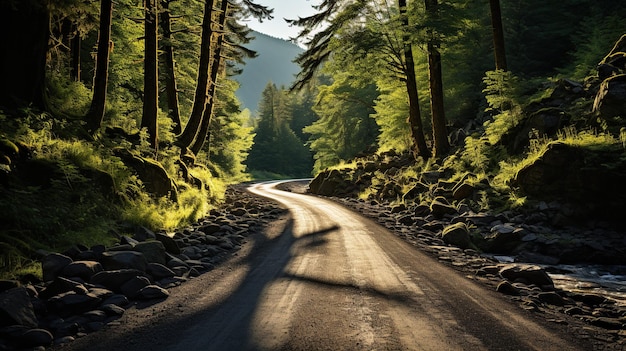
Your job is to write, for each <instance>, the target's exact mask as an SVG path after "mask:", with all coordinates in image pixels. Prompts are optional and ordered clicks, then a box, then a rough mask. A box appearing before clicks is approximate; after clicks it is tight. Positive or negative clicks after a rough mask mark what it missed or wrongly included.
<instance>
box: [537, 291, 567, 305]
mask: <svg viewBox="0 0 626 351" xmlns="http://www.w3.org/2000/svg"><path fill="white" fill-rule="evenodd" d="M537 298H538V299H539V301H541V302H543V303H547V304H549V305H554V306H564V305H565V300H564V299H563V297H561V295H559V294H557V293H556V292H554V291H549V292H542V293H540V294H538V295H537Z"/></svg>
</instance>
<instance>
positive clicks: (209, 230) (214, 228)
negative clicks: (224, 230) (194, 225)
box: [199, 224, 220, 235]
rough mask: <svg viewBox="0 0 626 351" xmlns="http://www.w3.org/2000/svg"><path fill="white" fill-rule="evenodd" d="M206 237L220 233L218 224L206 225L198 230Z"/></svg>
mask: <svg viewBox="0 0 626 351" xmlns="http://www.w3.org/2000/svg"><path fill="white" fill-rule="evenodd" d="M199 229H200V231H202V232H203V233H204V234H206V235H212V234H215V233H217V232H219V231H220V226H219V224H206V225H203V226H202V227H200V228H199Z"/></svg>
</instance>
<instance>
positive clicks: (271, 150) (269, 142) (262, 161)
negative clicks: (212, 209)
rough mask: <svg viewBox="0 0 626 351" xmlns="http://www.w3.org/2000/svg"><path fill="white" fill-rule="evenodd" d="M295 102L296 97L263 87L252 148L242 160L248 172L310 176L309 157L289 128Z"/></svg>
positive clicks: (285, 92)
mask: <svg viewBox="0 0 626 351" xmlns="http://www.w3.org/2000/svg"><path fill="white" fill-rule="evenodd" d="M297 100H298V97H297V95H295V94H294V95H290V94H288V93H287V91H286V90H284V89H278V88H276V86H275V85H274V84H272V83H268V84H267V86H266V88H265V90H264V91H263V96H262V99H261V103H260V104H259V121H258V125H257V128H256V135H255V136H254V145H253V146H252V149H251V150H250V155H249V156H248V159H247V161H246V164H247V166H248V168H249V169H250V170H254V171H261V172H271V173H277V174H284V175H289V176H293V177H306V176H308V175H309V174H310V172H311V163H312V162H311V154H310V152H309V151H308V150H307V149H306V147H305V146H304V142H303V141H302V140H300V139H299V138H298V136H297V135H296V133H295V132H294V131H293V130H292V129H291V127H290V123H291V121H292V120H293V107H294V106H295V103H294V101H295V102H296V103H297Z"/></svg>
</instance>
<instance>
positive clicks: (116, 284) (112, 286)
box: [90, 269, 145, 292]
mask: <svg viewBox="0 0 626 351" xmlns="http://www.w3.org/2000/svg"><path fill="white" fill-rule="evenodd" d="M144 274H145V273H144V272H142V271H139V270H136V269H119V270H113V271H102V272H98V273H96V274H95V275H94V276H93V277H91V281H90V282H91V284H95V285H100V286H104V287H105V288H107V289H109V290H112V291H116V292H119V291H120V287H121V286H122V285H123V284H124V283H126V282H127V281H129V280H131V279H132V278H134V277H136V276H142V275H144Z"/></svg>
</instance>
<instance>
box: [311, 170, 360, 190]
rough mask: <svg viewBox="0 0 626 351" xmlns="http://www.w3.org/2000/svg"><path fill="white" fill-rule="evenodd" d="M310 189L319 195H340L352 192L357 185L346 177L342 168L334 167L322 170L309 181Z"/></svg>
mask: <svg viewBox="0 0 626 351" xmlns="http://www.w3.org/2000/svg"><path fill="white" fill-rule="evenodd" d="M309 190H310V191H311V193H313V194H317V195H323V196H339V195H347V194H349V193H351V192H352V191H353V190H355V187H354V184H352V183H351V182H350V181H349V180H346V179H344V175H343V173H342V172H341V171H340V170H338V169H332V170H325V171H323V172H320V173H319V174H318V175H317V176H316V177H315V178H314V179H313V180H312V181H311V183H309Z"/></svg>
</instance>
